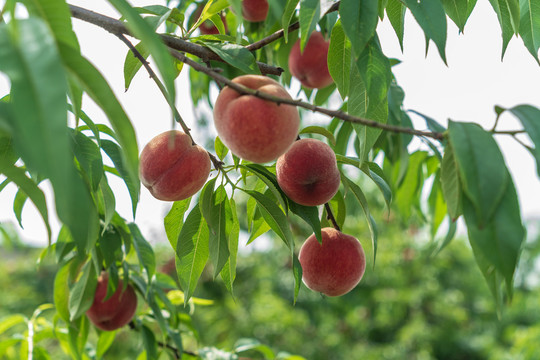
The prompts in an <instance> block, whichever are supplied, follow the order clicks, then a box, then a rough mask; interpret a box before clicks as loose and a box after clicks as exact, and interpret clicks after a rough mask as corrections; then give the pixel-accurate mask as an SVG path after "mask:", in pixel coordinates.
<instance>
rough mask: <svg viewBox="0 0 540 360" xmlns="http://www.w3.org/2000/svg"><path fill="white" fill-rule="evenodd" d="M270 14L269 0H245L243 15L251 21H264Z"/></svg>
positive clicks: (243, 2)
mask: <svg viewBox="0 0 540 360" xmlns="http://www.w3.org/2000/svg"><path fill="white" fill-rule="evenodd" d="M267 15H268V1H267V0H243V1H242V16H243V17H244V19H246V20H247V21H250V22H259V21H264V20H265V19H266V16H267Z"/></svg>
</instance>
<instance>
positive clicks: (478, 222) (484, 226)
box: [463, 170, 525, 295]
mask: <svg viewBox="0 0 540 360" xmlns="http://www.w3.org/2000/svg"><path fill="white" fill-rule="evenodd" d="M504 171H506V175H507V177H508V178H510V175H509V174H508V170H504ZM465 195H467V194H465ZM463 215H464V217H465V222H466V224H467V230H468V233H469V241H470V243H471V246H472V248H473V252H474V254H475V256H476V257H477V262H478V260H479V259H478V257H481V259H482V258H483V259H484V260H485V261H486V262H487V263H488V264H489V266H488V267H487V268H489V267H492V268H494V270H495V271H497V272H499V273H500V274H501V275H502V276H503V277H504V279H505V281H506V285H507V292H508V294H509V295H511V293H512V283H513V277H514V272H515V270H516V266H517V263H518V259H519V255H520V253H521V247H522V244H523V242H524V241H525V228H524V227H523V223H522V220H521V215H520V209H519V202H518V198H517V193H516V189H515V187H514V184H513V182H512V180H511V179H509V180H508V181H507V182H506V188H505V189H504V193H503V197H502V199H501V200H500V202H499V204H498V206H497V207H496V209H495V212H494V214H493V217H492V218H491V219H490V220H489V221H488V222H487V223H486V222H485V221H484V220H483V219H481V218H479V217H478V212H477V209H476V205H475V204H474V203H473V202H472V201H470V199H469V197H468V196H464V197H463ZM479 265H481V263H480V262H479ZM484 276H485V277H486V280H488V281H489V278H488V277H487V276H486V274H485V273H484Z"/></svg>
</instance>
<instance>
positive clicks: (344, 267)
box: [298, 228, 366, 296]
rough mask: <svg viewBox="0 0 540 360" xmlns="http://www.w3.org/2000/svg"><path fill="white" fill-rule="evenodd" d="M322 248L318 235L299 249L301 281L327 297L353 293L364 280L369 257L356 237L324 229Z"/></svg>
mask: <svg viewBox="0 0 540 360" xmlns="http://www.w3.org/2000/svg"><path fill="white" fill-rule="evenodd" d="M321 231H322V244H320V243H319V242H318V241H317V238H316V237H315V234H313V235H311V236H310V237H309V238H308V239H307V240H306V242H305V243H304V244H303V245H302V248H301V249H300V254H299V255H298V259H299V261H300V265H302V281H303V282H304V284H306V286H307V287H308V288H310V289H311V290H313V291H317V292H320V293H323V294H325V295H327V296H341V295H344V294H346V293H348V292H349V291H351V290H352V289H353V288H354V287H355V286H356V285H358V283H359V282H360V280H361V279H362V276H363V275H364V271H365V269H366V256H365V254H364V249H363V248H362V245H361V244H360V242H359V241H358V240H357V239H356V238H355V237H353V236H351V235H347V234H344V233H342V232H341V231H338V230H336V229H333V228H323V229H322V230H321Z"/></svg>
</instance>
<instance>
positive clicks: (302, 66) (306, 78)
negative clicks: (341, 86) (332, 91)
mask: <svg viewBox="0 0 540 360" xmlns="http://www.w3.org/2000/svg"><path fill="white" fill-rule="evenodd" d="M329 46H330V42H329V41H326V40H325V39H324V37H323V35H322V34H321V33H320V32H317V31H314V32H313V33H311V36H310V38H309V40H308V42H307V43H306V46H305V47H304V51H303V52H300V39H298V40H297V41H296V43H295V44H294V45H293V47H292V49H291V52H290V53H289V70H290V71H291V74H292V75H293V76H294V77H295V78H297V79H298V80H299V81H300V82H301V83H302V85H304V86H305V87H307V88H311V89H313V88H316V89H320V88H323V87H326V86H328V85H330V84H332V83H333V82H334V80H333V79H332V77H331V76H330V72H329V71H328V60H327V58H328V47H329Z"/></svg>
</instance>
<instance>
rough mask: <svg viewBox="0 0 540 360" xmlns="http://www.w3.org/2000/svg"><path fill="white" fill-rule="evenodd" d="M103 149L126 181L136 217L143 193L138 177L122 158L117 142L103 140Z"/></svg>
mask: <svg viewBox="0 0 540 360" xmlns="http://www.w3.org/2000/svg"><path fill="white" fill-rule="evenodd" d="M101 148H102V149H103V151H105V153H106V154H107V156H109V158H110V159H111V160H112V162H113V164H114V167H115V168H116V170H118V173H119V174H120V177H121V178H122V180H124V183H125V184H126V186H127V189H128V192H129V196H130V198H131V206H132V210H133V215H135V210H136V209H137V203H138V202H139V194H140V191H141V184H140V182H139V179H138V176H137V178H136V179H135V178H133V177H132V176H131V174H130V172H129V168H128V165H127V164H126V162H125V161H124V159H125V158H124V157H123V156H122V148H120V146H118V145H117V144H116V143H115V142H113V141H111V140H106V139H102V140H101Z"/></svg>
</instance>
